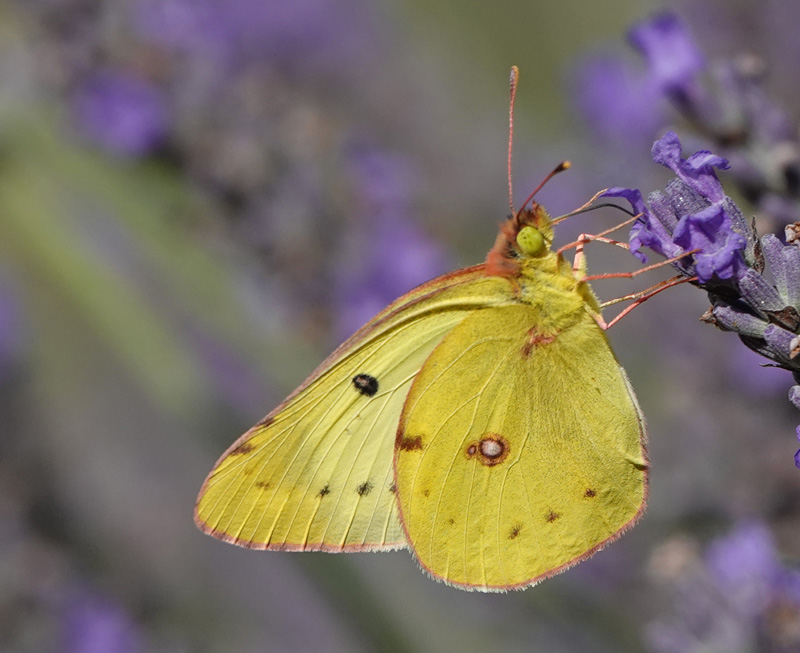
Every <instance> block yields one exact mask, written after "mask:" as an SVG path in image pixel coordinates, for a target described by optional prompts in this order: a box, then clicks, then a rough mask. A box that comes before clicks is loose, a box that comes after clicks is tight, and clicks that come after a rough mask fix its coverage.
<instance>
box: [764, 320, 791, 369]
mask: <svg viewBox="0 0 800 653" xmlns="http://www.w3.org/2000/svg"><path fill="white" fill-rule="evenodd" d="M794 338H795V334H794V333H792V332H791V331H787V330H786V329H784V328H783V327H779V326H778V325H777V324H770V325H769V326H768V327H767V328H766V329H764V340H765V341H766V342H767V345H768V346H769V348H770V350H771V351H772V353H773V354H774V356H773V357H772V358H773V360H776V361H778V362H783V363H789V362H791V360H792V354H791V352H792V341H793V340H794Z"/></svg>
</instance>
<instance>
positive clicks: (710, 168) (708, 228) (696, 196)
mask: <svg viewBox="0 0 800 653" xmlns="http://www.w3.org/2000/svg"><path fill="white" fill-rule="evenodd" d="M653 160H654V161H655V162H656V163H660V164H662V165H664V166H666V167H667V168H670V169H671V170H672V171H673V172H674V173H675V174H676V175H677V177H678V179H676V180H674V181H673V182H670V184H669V185H668V186H667V188H666V191H665V192H664V193H661V192H658V191H657V192H655V193H652V194H651V195H650V197H649V200H650V206H649V207H648V206H647V205H645V203H644V201H643V200H642V195H641V193H640V192H639V191H638V190H635V189H629V188H610V189H609V190H608V191H606V193H605V195H607V196H609V197H623V198H625V199H627V200H628V201H629V202H630V204H631V205H632V206H633V208H634V210H635V211H636V212H637V213H640V214H641V217H640V218H639V220H637V221H636V223H635V224H634V226H633V228H632V229H631V235H630V244H631V253H632V254H634V255H636V256H637V257H638V258H639V259H640V260H641V261H643V262H645V261H646V260H647V259H646V257H645V256H644V254H642V253H641V248H642V247H648V248H649V249H651V250H653V251H654V252H656V253H658V254H661V255H662V256H665V257H667V258H674V257H677V256H681V255H683V254H685V253H686V252H690V251H692V250H699V251H698V252H696V253H695V254H691V255H687V256H685V257H684V258H682V259H680V260H678V261H676V262H675V263H674V264H673V265H674V266H675V267H676V268H677V269H678V271H679V272H680V273H681V274H682V275H684V276H686V277H697V280H698V282H699V283H700V284H705V283H707V282H709V281H711V280H712V279H714V278H715V277H716V278H717V279H720V280H722V279H731V278H738V277H739V276H741V275H742V274H743V273H744V271H745V270H746V261H745V256H744V253H745V248H746V246H747V244H748V241H747V237H746V234H749V230H748V229H747V226H746V224H745V221H744V218H743V217H742V214H741V211H739V209H738V208H737V207H736V205H735V204H734V203H733V202H732V201H731V200H730V198H728V197H726V195H725V193H724V192H723V190H722V184H720V182H719V179H717V176H716V174H715V172H714V168H720V169H723V170H724V169H726V168H727V167H728V162H727V161H726V160H725V159H723V158H721V157H718V156H716V155H714V154H711V153H710V152H703V151H701V152H696V153H695V154H693V155H692V156H690V157H689V158H688V159H684V158H682V157H681V144H680V141H679V140H678V136H677V135H676V134H675V133H674V132H667V133H666V134H665V135H664V136H663V137H662V138H661V139H660V140H658V141H656V142H655V144H654V145H653Z"/></svg>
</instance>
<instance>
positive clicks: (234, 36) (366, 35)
mask: <svg viewBox="0 0 800 653" xmlns="http://www.w3.org/2000/svg"><path fill="white" fill-rule="evenodd" d="M134 11H135V16H134V19H135V23H136V26H137V29H138V31H139V33H140V34H141V35H142V36H143V37H144V38H146V39H149V40H151V41H153V42H156V43H159V44H160V45H162V46H164V47H167V48H170V49H176V50H179V51H186V52H189V53H191V54H194V55H211V56H215V57H217V58H219V59H220V60H222V61H223V62H228V63H233V64H237V63H242V62H243V61H246V60H253V59H266V60H272V61H279V62H281V63H284V64H291V65H292V67H297V66H300V67H302V66H308V65H311V66H317V65H320V64H323V65H332V64H333V65H338V64H341V63H342V61H343V60H344V59H346V58H347V57H348V56H355V55H358V54H363V48H364V47H365V46H367V44H368V43H370V41H371V38H372V36H371V35H373V34H374V33H375V29H374V26H373V25H372V13H371V9H370V6H369V5H368V4H367V3H364V2H361V1H360V0H293V1H292V2H285V1H284V0H145V1H144V2H142V3H139V4H138V5H137V6H136V8H135V9H134ZM371 28H372V29H371ZM320 55H322V56H320Z"/></svg>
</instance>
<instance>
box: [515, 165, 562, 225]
mask: <svg viewBox="0 0 800 653" xmlns="http://www.w3.org/2000/svg"><path fill="white" fill-rule="evenodd" d="M571 167H572V164H571V163H570V162H569V161H562V162H561V163H559V164H558V165H557V166H556V167H555V168H553V170H552V171H551V172H550V174H549V175H547V176H546V177H545V178H544V179H543V180H542V183H541V184H539V185H538V186H537V187H536V188H535V189H534V190H533V192H532V193H531V194H530V195H528V199H526V200H525V201H524V202H523V203H522V206H520V207H519V211H517V214H516V217H517V218H519V216H520V214H521V213H522V211H523V209H524V208H525V207H526V206H527V204H528V202H530V201H531V200H532V199H533V198H534V197H536V193H538V192H539V191H540V190H542V188H543V187H544V185H545V184H546V183H547V182H548V181H550V180H551V179H552V178H553V177H555V176H556V175H557V174H558V173H559V172H564V171H565V170H569V169H570V168H571Z"/></svg>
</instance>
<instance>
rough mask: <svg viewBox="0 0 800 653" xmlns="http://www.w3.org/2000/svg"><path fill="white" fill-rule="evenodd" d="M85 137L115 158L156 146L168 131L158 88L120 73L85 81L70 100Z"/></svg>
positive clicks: (110, 72) (106, 72) (103, 73)
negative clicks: (114, 155) (115, 156)
mask: <svg viewBox="0 0 800 653" xmlns="http://www.w3.org/2000/svg"><path fill="white" fill-rule="evenodd" d="M72 110H73V115H74V118H75V122H76V124H77V126H78V128H79V130H80V131H81V132H82V134H83V135H84V136H86V137H87V138H88V139H90V140H92V141H94V142H95V143H96V144H98V145H100V146H102V147H104V148H105V149H107V150H109V151H111V152H112V153H114V154H116V155H121V156H143V155H145V154H148V153H150V152H151V151H152V150H153V149H155V148H156V147H158V146H159V145H160V144H161V143H162V142H163V140H164V138H165V137H166V134H167V129H168V122H169V118H168V111H167V106H166V102H165V99H164V97H163V96H162V94H161V92H160V91H159V89H158V88H156V87H155V86H153V85H152V84H150V83H148V82H147V81H145V80H144V79H142V78H140V77H138V76H136V75H133V74H132V73H130V72H127V71H121V70H110V69H106V70H102V71H100V72H98V73H95V74H94V75H93V76H91V77H89V78H88V79H86V80H85V81H84V82H83V83H82V84H81V85H80V86H79V87H78V88H77V90H76V92H75V95H74V97H73V98H72Z"/></svg>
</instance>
